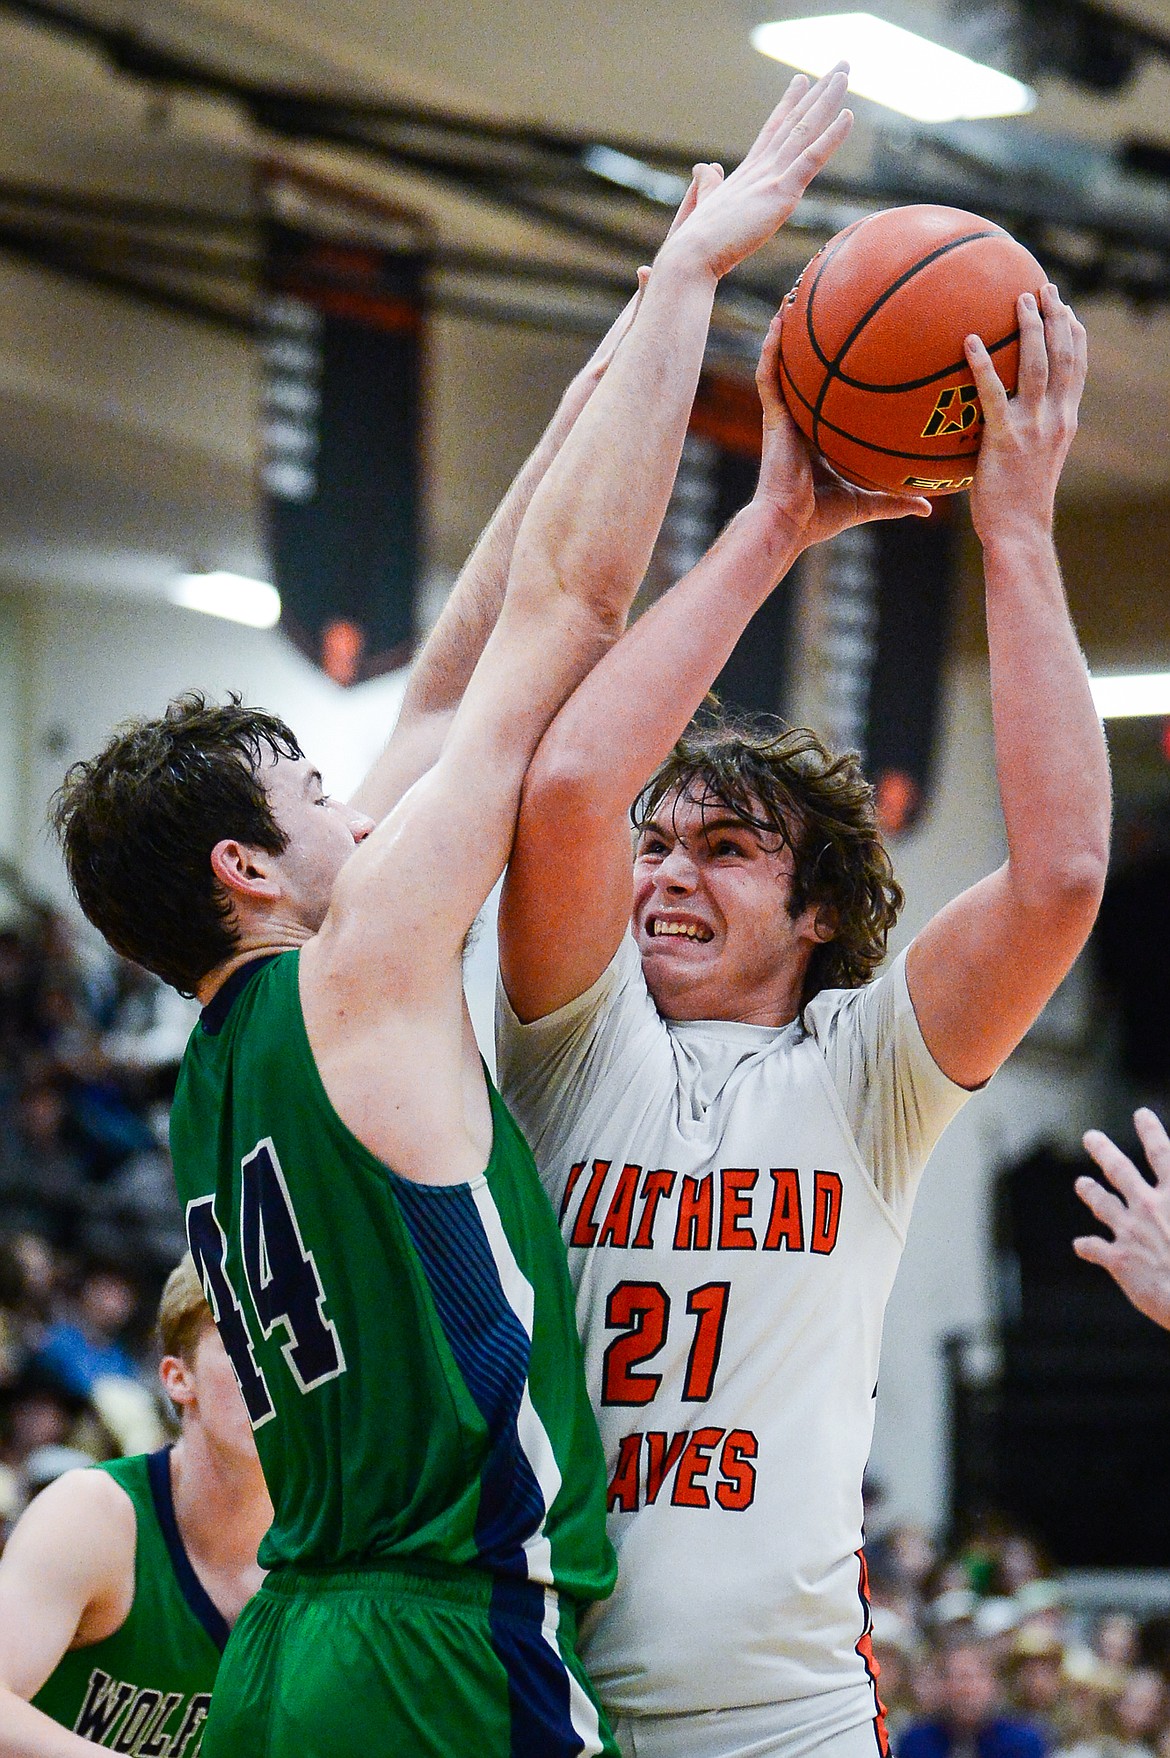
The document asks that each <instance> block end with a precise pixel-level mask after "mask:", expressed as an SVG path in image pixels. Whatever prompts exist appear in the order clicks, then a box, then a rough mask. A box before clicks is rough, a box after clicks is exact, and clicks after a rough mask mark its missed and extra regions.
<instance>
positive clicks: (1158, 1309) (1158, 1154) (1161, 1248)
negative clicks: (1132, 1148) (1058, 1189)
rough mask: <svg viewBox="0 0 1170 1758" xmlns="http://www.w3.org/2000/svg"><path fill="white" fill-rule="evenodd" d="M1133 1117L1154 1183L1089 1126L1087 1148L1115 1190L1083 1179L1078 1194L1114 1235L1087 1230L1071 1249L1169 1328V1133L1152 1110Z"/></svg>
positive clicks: (1079, 1182)
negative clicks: (1108, 1276)
mask: <svg viewBox="0 0 1170 1758" xmlns="http://www.w3.org/2000/svg"><path fill="white" fill-rule="evenodd" d="M1133 1120H1134V1123H1135V1125H1136V1126H1137V1132H1138V1136H1139V1137H1140V1139H1141V1144H1142V1147H1143V1148H1144V1149H1145V1151H1146V1158H1147V1159H1148V1161H1149V1164H1150V1171H1151V1172H1152V1173H1153V1175H1154V1182H1153V1184H1150V1183H1149V1182H1148V1180H1147V1179H1145V1178H1143V1176H1142V1174H1141V1173H1140V1172H1139V1171H1138V1169H1137V1167H1136V1166H1135V1165H1134V1163H1133V1161H1132V1160H1131V1159H1129V1158H1128V1156H1127V1155H1125V1154H1123V1153H1122V1151H1121V1149H1120V1148H1119V1147H1118V1146H1117V1145H1116V1143H1115V1142H1112V1141H1110V1139H1109V1137H1108V1136H1107V1135H1103V1134H1102V1132H1101V1131H1100V1130H1099V1129H1090V1130H1089V1131H1088V1133H1087V1134H1086V1136H1085V1149H1086V1151H1087V1152H1088V1153H1089V1154H1090V1155H1091V1156H1092V1158H1093V1159H1094V1160H1096V1162H1097V1164H1098V1166H1099V1167H1100V1168H1101V1170H1102V1172H1104V1174H1105V1176H1106V1178H1107V1179H1108V1181H1109V1184H1110V1185H1111V1186H1112V1189H1108V1188H1107V1187H1106V1186H1105V1185H1104V1184H1099V1183H1098V1182H1097V1180H1096V1179H1095V1178H1089V1177H1085V1178H1078V1179H1077V1182H1076V1192H1077V1195H1078V1196H1079V1197H1080V1199H1081V1201H1082V1202H1083V1203H1084V1204H1085V1206H1086V1208H1088V1209H1091V1210H1092V1212H1093V1214H1094V1215H1095V1216H1096V1218H1097V1220H1098V1221H1100V1222H1101V1224H1102V1226H1104V1227H1108V1229H1109V1231H1110V1232H1111V1233H1112V1235H1113V1238H1112V1239H1102V1238H1101V1237H1100V1235H1099V1234H1096V1233H1089V1234H1086V1235H1084V1236H1083V1237H1082V1238H1080V1239H1074V1240H1073V1250H1074V1251H1075V1252H1076V1254H1077V1256H1078V1257H1082V1258H1084V1260H1085V1262H1086V1263H1088V1264H1099V1265H1100V1266H1101V1268H1102V1269H1103V1270H1108V1271H1109V1274H1110V1275H1111V1276H1112V1277H1113V1280H1114V1281H1115V1282H1116V1283H1117V1286H1118V1287H1119V1288H1120V1289H1121V1292H1122V1293H1123V1294H1124V1295H1125V1297H1126V1299H1127V1300H1129V1301H1132V1303H1133V1305H1134V1306H1136V1307H1137V1309H1138V1311H1139V1312H1144V1313H1145V1315H1146V1317H1147V1318H1152V1319H1153V1321H1154V1323H1155V1324H1156V1325H1162V1326H1163V1328H1164V1329H1166V1330H1170V1136H1167V1134H1166V1131H1165V1130H1164V1129H1163V1128H1162V1125H1161V1124H1160V1123H1159V1121H1158V1119H1157V1118H1156V1117H1155V1115H1154V1113H1153V1112H1152V1111H1147V1110H1145V1109H1143V1110H1140V1111H1135V1112H1134V1118H1133Z"/></svg>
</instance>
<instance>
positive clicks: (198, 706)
mask: <svg viewBox="0 0 1170 1758" xmlns="http://www.w3.org/2000/svg"><path fill="white" fill-rule="evenodd" d="M303 754H304V753H303V752H302V751H301V748H300V746H299V745H298V743H297V741H296V738H295V737H294V736H293V734H292V732H291V731H290V730H289V728H288V727H287V726H286V725H285V723H284V721H283V720H281V719H280V718H279V717H278V716H277V715H275V714H267V713H265V712H264V710H263V709H260V708H246V707H244V705H243V703H242V702H241V700H240V698H239V696H235V695H232V696H229V698H228V700H227V701H226V702H224V703H218V702H210V701H208V699H207V697H206V696H204V695H203V694H202V693H201V692H200V691H198V690H192V691H190V692H188V694H186V695H185V696H179V697H176V699H175V700H174V701H173V702H170V703H168V705H167V709H166V712H165V713H164V714H163V715H162V716H161V717H160V718H159V719H157V720H133V721H128V722H126V723H125V724H124V725H122V726H120V727H119V728H118V729H117V730H116V732H115V733H114V734H113V736H112V738H111V739H110V741H109V743H108V744H107V745H106V746H105V747H104V749H102V750H101V751H99V752H98V754H97V756H96V757H94V758H91V759H90V760H89V761H88V762H80V763H74V764H73V766H72V767H71V768H70V770H69V771H68V773H67V774H66V776H65V780H64V782H63V783H62V785H61V787H60V788H59V789H58V791H57V793H56V795H55V796H54V799H53V803H52V807H51V810H50V817H51V822H52V824H53V827H54V829H55V830H56V832H57V835H58V837H59V838H60V841H61V846H62V849H63V851H64V855H65V865H66V867H67V868H68V871H69V879H70V883H71V884H72V886H73V890H74V893H75V894H76V897H77V901H78V903H79V904H80V905H81V907H82V909H83V910H84V911H85V914H86V915H87V916H88V917H89V919H90V921H91V922H92V923H93V925H94V927H95V928H97V929H98V930H99V931H100V932H101V933H102V934H103V935H104V936H105V938H106V940H108V942H109V944H110V945H111V946H112V947H113V948H114V951H115V952H120V953H121V954H122V955H123V957H125V958H129V959H132V960H133V961H134V963H135V964H140V965H144V966H145V967H146V969H147V970H150V971H154V972H155V974H156V975H157V976H160V977H162V979H163V981H164V982H167V983H170V984H171V985H172V986H173V987H174V988H176V989H178V990H179V992H180V994H183V995H192V994H194V992H195V990H196V989H197V987H198V985H199V983H200V982H201V980H202V979H203V978H204V977H205V976H206V975H207V973H208V971H211V970H214V969H215V967H216V965H218V964H222V963H223V961H224V960H225V959H226V958H230V957H231V955H232V953H233V952H234V951H235V948H236V945H237V941H238V934H237V930H236V927H235V924H234V922H233V919H232V910H231V903H230V901H229V899H228V898H227V896H226V895H225V893H224V892H223V890H222V889H221V887H220V886H219V885H217V883H216V881H215V877H214V874H213V873H212V870H211V851H212V849H213V848H214V847H215V845H216V843H217V842H220V841H221V840H222V839H223V838H224V837H237V838H238V839H239V840H240V841H241V842H246V843H249V844H251V845H252V846H253V847H255V848H262V849H265V850H267V852H268V853H270V854H282V853H283V851H284V850H285V848H286V847H287V846H288V838H287V837H286V836H285V833H284V831H283V830H282V829H281V828H280V826H279V824H278V823H277V822H276V819H275V818H274V816H273V813H272V807H271V806H270V804H269V801H268V795H267V794H266V793H265V791H264V784H263V782H262V781H261V779H260V768H261V765H262V764H263V763H264V761H265V760H266V759H275V758H276V757H290V758H296V757H301V756H303Z"/></svg>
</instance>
